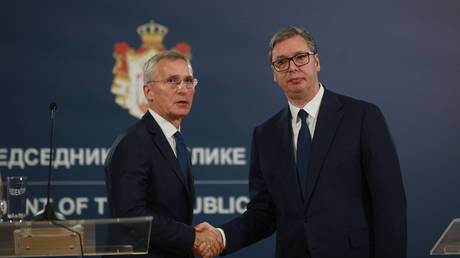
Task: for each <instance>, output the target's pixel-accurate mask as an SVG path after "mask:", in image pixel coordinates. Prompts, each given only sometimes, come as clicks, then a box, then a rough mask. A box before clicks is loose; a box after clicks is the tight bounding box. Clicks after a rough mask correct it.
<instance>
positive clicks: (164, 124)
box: [149, 108, 180, 157]
mask: <svg viewBox="0 0 460 258" xmlns="http://www.w3.org/2000/svg"><path fill="white" fill-rule="evenodd" d="M149 112H150V114H151V115H152V116H153V119H155V121H156V122H157V124H158V125H159V126H160V129H161V131H162V132H163V134H164V136H165V137H166V140H168V143H169V145H170V146H171V149H172V151H173V152H174V155H175V156H176V157H177V154H176V139H175V138H174V134H175V133H176V132H177V131H179V132H180V127H179V130H177V128H176V127H175V126H174V125H173V124H171V122H169V121H168V120H166V119H164V118H163V117H162V116H160V115H158V114H157V113H156V112H155V111H153V110H152V109H150V108H149Z"/></svg>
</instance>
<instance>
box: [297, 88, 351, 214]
mask: <svg viewBox="0 0 460 258" xmlns="http://www.w3.org/2000/svg"><path fill="white" fill-rule="evenodd" d="M341 107H342V104H341V103H340V101H339V99H338V98H337V97H336V95H335V94H334V93H332V92H330V91H328V90H326V89H325V91H324V95H323V99H322V100H321V106H320V109H319V113H318V119H317V121H316V128H315V134H314V136H313V141H312V149H311V157H310V161H311V162H310V164H309V166H308V180H307V189H308V194H307V198H306V200H307V201H306V202H305V209H307V208H308V203H309V202H310V200H311V196H312V193H313V191H314V189H315V187H316V184H317V182H318V176H319V173H320V171H321V167H322V165H323V162H324V160H325V159H326V156H327V153H328V151H329V148H330V146H331V143H332V141H333V139H334V136H335V133H336V131H337V128H338V126H339V124H340V121H341V120H342V117H343V110H342V109H341Z"/></svg>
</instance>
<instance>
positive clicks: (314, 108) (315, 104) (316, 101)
mask: <svg viewBox="0 0 460 258" xmlns="http://www.w3.org/2000/svg"><path fill="white" fill-rule="evenodd" d="M323 95H324V88H323V85H321V84H319V90H318V92H317V93H316V95H315V96H314V97H313V99H311V100H310V101H309V102H308V103H307V104H306V105H305V106H304V107H303V108H302V109H303V110H305V111H306V112H307V113H308V117H307V125H308V129H309V130H310V135H311V138H312V139H313V135H314V134H315V128H316V120H318V112H319V106H320V105H321V100H322V99H323ZM289 109H290V111H291V116H292V120H291V125H292V143H293V144H294V150H296V151H294V158H295V159H296V160H297V137H298V135H299V131H300V127H301V126H302V123H301V121H300V117H299V116H298V114H299V111H300V108H298V107H296V106H294V105H292V104H291V103H289Z"/></svg>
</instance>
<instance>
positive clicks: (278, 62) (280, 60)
mask: <svg viewBox="0 0 460 258" xmlns="http://www.w3.org/2000/svg"><path fill="white" fill-rule="evenodd" d="M286 62H287V58H283V59H279V60H276V61H275V65H276V66H280V65H283V64H286Z"/></svg>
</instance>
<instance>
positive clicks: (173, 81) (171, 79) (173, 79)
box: [165, 78, 177, 84]
mask: <svg viewBox="0 0 460 258" xmlns="http://www.w3.org/2000/svg"><path fill="white" fill-rule="evenodd" d="M165 82H166V83H168V84H176V83H177V79H175V78H169V79H166V80H165Z"/></svg>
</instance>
